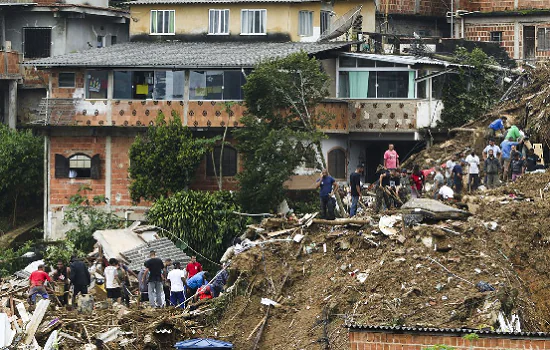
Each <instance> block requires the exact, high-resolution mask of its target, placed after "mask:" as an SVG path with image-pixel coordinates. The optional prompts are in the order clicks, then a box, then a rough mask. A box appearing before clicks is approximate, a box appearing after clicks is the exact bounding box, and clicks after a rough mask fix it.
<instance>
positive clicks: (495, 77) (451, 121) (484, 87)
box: [441, 47, 503, 127]
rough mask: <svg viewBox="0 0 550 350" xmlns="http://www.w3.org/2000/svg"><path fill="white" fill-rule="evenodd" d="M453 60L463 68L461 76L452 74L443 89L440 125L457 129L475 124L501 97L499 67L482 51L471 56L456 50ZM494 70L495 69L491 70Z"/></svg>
mask: <svg viewBox="0 0 550 350" xmlns="http://www.w3.org/2000/svg"><path fill="white" fill-rule="evenodd" d="M454 60H455V61H456V62H457V63H460V64H462V65H464V66H463V67H460V68H458V74H451V75H449V77H448V81H447V83H446V84H445V86H444V87H443V105H444V106H445V108H444V109H443V112H442V114H441V125H442V126H445V127H456V126H460V125H463V124H465V123H467V122H468V121H471V120H474V119H476V118H478V117H480V116H481V115H483V114H484V113H485V112H487V111H488V110H489V109H490V108H491V107H492V106H493V105H494V104H495V103H496V102H497V101H498V99H499V98H500V96H502V92H503V88H502V84H500V82H499V79H500V76H499V72H498V71H497V70H495V69H494V68H493V67H494V66H497V65H498V63H497V62H496V61H495V60H494V59H493V58H492V57H489V56H487V54H486V53H485V52H483V51H482V50H481V49H479V48H475V49H473V50H472V52H468V50H466V49H465V48H463V47H459V48H457V49H456V51H455V53H454ZM491 66H493V67H491Z"/></svg>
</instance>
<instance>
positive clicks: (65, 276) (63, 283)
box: [52, 260, 71, 305]
mask: <svg viewBox="0 0 550 350" xmlns="http://www.w3.org/2000/svg"><path fill="white" fill-rule="evenodd" d="M70 276H71V269H70V268H69V267H67V266H65V264H64V263H63V261H61V260H59V261H58V262H57V268H56V269H55V271H54V273H53V276H52V277H53V281H54V282H55V295H56V297H57V299H58V300H59V302H60V303H61V305H67V302H68V301H69V286H70V284H69V277H70Z"/></svg>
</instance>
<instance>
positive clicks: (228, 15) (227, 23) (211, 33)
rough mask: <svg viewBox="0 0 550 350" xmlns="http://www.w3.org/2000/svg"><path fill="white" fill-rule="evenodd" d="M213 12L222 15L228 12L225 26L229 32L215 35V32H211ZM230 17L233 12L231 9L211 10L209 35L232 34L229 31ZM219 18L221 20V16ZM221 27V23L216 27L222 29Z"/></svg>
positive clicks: (209, 14) (209, 12) (209, 13)
mask: <svg viewBox="0 0 550 350" xmlns="http://www.w3.org/2000/svg"><path fill="white" fill-rule="evenodd" d="M212 12H218V13H220V14H222V13H224V14H225V13H226V12H227V19H226V21H225V24H226V26H227V32H225V33H222V32H219V33H213V32H211V28H212V23H211V22H210V21H211V19H212V17H211V14H212ZM230 16H231V12H230V11H229V9H209V10H208V35H229V34H230V32H231V30H230V29H229V23H230ZM219 18H221V16H220V17H219ZM220 26H221V23H220V24H219V25H216V27H220Z"/></svg>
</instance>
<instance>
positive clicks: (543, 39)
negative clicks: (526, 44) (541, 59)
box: [537, 28, 550, 51]
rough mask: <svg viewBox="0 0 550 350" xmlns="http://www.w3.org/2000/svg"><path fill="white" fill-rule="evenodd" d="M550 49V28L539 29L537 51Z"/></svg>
mask: <svg viewBox="0 0 550 350" xmlns="http://www.w3.org/2000/svg"><path fill="white" fill-rule="evenodd" d="M548 50H550V28H538V29H537V51H548Z"/></svg>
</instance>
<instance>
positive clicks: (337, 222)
mask: <svg viewBox="0 0 550 350" xmlns="http://www.w3.org/2000/svg"><path fill="white" fill-rule="evenodd" d="M313 223H314V224H317V225H333V226H336V225H347V224H356V225H366V224H368V223H370V218H364V219H360V218H345V219H334V220H325V219H313Z"/></svg>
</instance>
